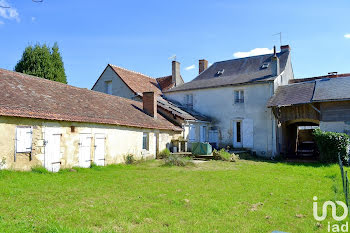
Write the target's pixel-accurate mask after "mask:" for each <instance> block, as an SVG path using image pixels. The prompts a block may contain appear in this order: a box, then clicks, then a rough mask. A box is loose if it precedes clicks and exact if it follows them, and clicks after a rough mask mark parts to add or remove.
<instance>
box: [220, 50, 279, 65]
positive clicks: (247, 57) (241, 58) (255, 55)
mask: <svg viewBox="0 0 350 233" xmlns="http://www.w3.org/2000/svg"><path fill="white" fill-rule="evenodd" d="M284 52H285V51H283V52H282V51H280V52H278V53H277V54H282V53H284ZM266 55H273V53H266V54H260V55H254V56H249V57H239V58H233V59H228V60H222V61H216V62H214V63H213V65H214V64H215V63H221V62H228V61H234V60H241V59H247V58H253V57H262V56H266Z"/></svg>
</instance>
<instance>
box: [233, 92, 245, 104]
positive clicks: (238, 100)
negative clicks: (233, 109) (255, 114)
mask: <svg viewBox="0 0 350 233" xmlns="http://www.w3.org/2000/svg"><path fill="white" fill-rule="evenodd" d="M234 101H235V104H242V103H244V90H235V91H234Z"/></svg>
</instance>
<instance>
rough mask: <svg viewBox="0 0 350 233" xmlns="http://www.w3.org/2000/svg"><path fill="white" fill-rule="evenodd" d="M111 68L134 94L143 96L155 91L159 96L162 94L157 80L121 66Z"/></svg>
mask: <svg viewBox="0 0 350 233" xmlns="http://www.w3.org/2000/svg"><path fill="white" fill-rule="evenodd" d="M109 66H110V67H111V68H112V69H113V70H114V72H116V73H117V74H118V76H119V77H120V78H121V79H122V80H123V81H124V82H125V84H126V85H127V86H128V87H129V88H130V89H131V90H132V91H133V92H135V93H139V94H142V93H143V92H148V91H154V92H155V93H156V94H158V95H160V94H161V93H162V91H161V89H160V87H159V85H158V83H157V81H156V79H154V78H152V77H149V76H147V75H144V74H141V73H138V72H135V71H131V70H127V69H125V68H122V67H119V66H115V65H109Z"/></svg>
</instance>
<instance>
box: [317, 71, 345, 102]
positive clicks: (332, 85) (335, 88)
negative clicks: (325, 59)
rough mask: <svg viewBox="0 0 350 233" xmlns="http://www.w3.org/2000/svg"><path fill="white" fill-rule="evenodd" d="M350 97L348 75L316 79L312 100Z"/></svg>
mask: <svg viewBox="0 0 350 233" xmlns="http://www.w3.org/2000/svg"><path fill="white" fill-rule="evenodd" d="M348 99H350V76H348V77H341V78H325V79H320V80H316V87H315V92H314V96H313V98H312V101H313V102H318V101H331V100H348Z"/></svg>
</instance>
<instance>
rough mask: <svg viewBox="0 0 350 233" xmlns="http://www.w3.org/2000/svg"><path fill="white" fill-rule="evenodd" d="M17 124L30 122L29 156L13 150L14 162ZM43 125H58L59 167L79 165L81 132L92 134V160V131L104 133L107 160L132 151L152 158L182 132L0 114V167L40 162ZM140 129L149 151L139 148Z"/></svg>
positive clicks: (18, 167) (120, 160) (25, 166)
mask: <svg viewBox="0 0 350 233" xmlns="http://www.w3.org/2000/svg"><path fill="white" fill-rule="evenodd" d="M16 126H33V141H32V156H31V158H32V159H31V160H30V156H29V154H22V153H16V162H14V156H15V153H14V152H15V137H16V136H15V132H16ZM71 126H75V132H71ZM46 127H59V128H60V130H61V134H62V135H61V142H60V146H61V149H60V152H61V157H62V159H61V163H62V164H61V168H70V167H73V166H78V165H79V159H78V155H79V142H80V134H81V133H89V134H91V136H92V139H91V140H92V142H91V159H92V160H93V159H94V138H95V134H97V133H102V134H105V137H106V140H105V162H106V164H114V163H123V162H124V159H125V156H126V155H127V154H133V155H135V156H136V158H138V159H140V158H142V157H143V158H155V155H156V150H158V151H161V150H163V149H165V148H166V147H167V146H168V145H169V144H170V142H171V140H172V139H173V138H177V137H179V136H181V132H179V133H176V132H173V131H164V130H152V129H141V128H131V127H125V126H114V125H103V124H89V123H75V122H58V121H45V120H39V119H28V118H18V117H2V116H0V161H4V164H2V168H6V169H16V170H29V169H30V168H31V167H32V166H35V165H43V162H44V129H45V128H46ZM143 132H148V133H149V151H145V150H143V149H142V137H143ZM155 135H156V137H155ZM156 145H157V148H156Z"/></svg>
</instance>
